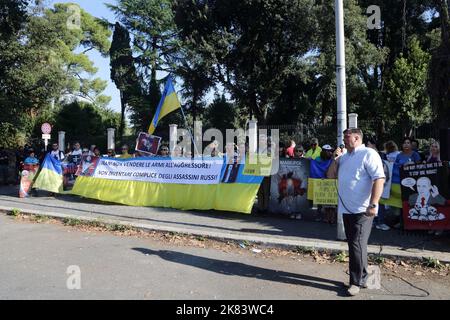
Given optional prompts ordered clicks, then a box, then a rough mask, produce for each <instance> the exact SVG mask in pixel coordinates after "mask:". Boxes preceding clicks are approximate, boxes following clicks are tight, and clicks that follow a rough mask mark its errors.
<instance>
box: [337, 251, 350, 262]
mask: <svg viewBox="0 0 450 320" xmlns="http://www.w3.org/2000/svg"><path fill="white" fill-rule="evenodd" d="M347 258H348V255H347V252H345V251H341V252H339V253H338V254H336V256H335V257H334V261H335V262H339V263H344V262H347Z"/></svg>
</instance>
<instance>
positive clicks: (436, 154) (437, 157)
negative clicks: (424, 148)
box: [427, 141, 441, 163]
mask: <svg viewBox="0 0 450 320" xmlns="http://www.w3.org/2000/svg"><path fill="white" fill-rule="evenodd" d="M427 162H429V163H434V162H441V148H440V145H439V142H438V141H434V142H432V143H431V145H430V155H429V156H428V157H427Z"/></svg>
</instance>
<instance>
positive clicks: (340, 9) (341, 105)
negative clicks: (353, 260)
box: [335, 0, 347, 240]
mask: <svg viewBox="0 0 450 320" xmlns="http://www.w3.org/2000/svg"><path fill="white" fill-rule="evenodd" d="M335 11H336V87H337V145H338V146H339V145H341V144H342V143H343V141H344V133H343V132H344V130H345V129H346V128H347V92H346V84H345V35H344V4H343V0H336V1H335ZM337 238H338V239H339V240H345V232H344V221H343V217H342V214H338V216H337Z"/></svg>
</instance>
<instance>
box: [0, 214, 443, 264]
mask: <svg viewBox="0 0 450 320" xmlns="http://www.w3.org/2000/svg"><path fill="white" fill-rule="evenodd" d="M14 209H16V210H20V213H21V214H26V215H40V216H46V217H49V218H55V219H59V220H62V219H76V220H80V221H85V222H101V223H102V224H105V225H121V226H126V227H132V228H135V229H138V230H142V231H146V232H149V231H156V232H174V233H179V234H184V235H193V236H202V237H206V238H209V239H212V240H220V241H236V242H242V241H247V242H249V243H254V244H259V245H264V246H267V247H274V248H283V249H287V250H294V249H298V248H302V249H313V250H317V251H319V252H320V251H328V252H331V253H340V252H342V251H347V250H348V247H347V243H346V242H337V241H335V242H333V241H326V240H323V241H317V240H291V239H280V238H267V237H262V236H258V235H248V234H232V233H225V232H219V231H203V230H196V229H190V228H180V227H171V226H162V225H153V224H149V223H138V222H130V221H123V220H113V219H99V218H93V217H89V216H83V215H73V214H64V213H56V212H42V211H39V210H33V209H20V208H15V207H6V206H0V212H3V213H7V212H10V211H12V210H14ZM367 253H368V254H374V255H378V256H381V257H385V258H394V259H411V260H422V259H423V258H424V257H432V258H436V259H438V260H439V261H441V262H443V263H450V254H446V253H442V252H435V251H425V250H424V251H421V252H408V251H404V250H401V249H398V248H394V247H389V246H377V245H369V246H368V248H367Z"/></svg>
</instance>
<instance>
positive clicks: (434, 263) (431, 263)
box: [422, 257, 444, 269]
mask: <svg viewBox="0 0 450 320" xmlns="http://www.w3.org/2000/svg"><path fill="white" fill-rule="evenodd" d="M422 266H424V267H427V268H432V269H443V268H444V265H443V264H442V263H441V262H440V261H439V260H438V259H436V258H431V257H428V258H426V257H423V258H422Z"/></svg>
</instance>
